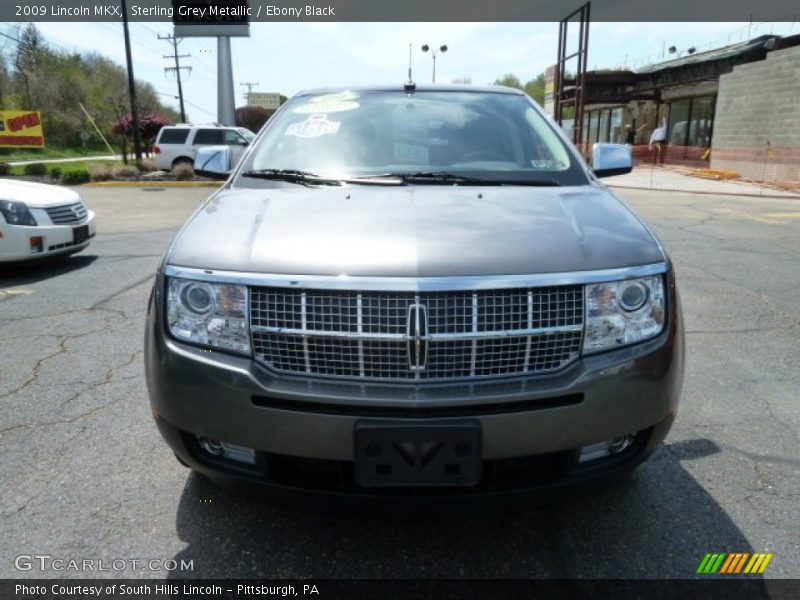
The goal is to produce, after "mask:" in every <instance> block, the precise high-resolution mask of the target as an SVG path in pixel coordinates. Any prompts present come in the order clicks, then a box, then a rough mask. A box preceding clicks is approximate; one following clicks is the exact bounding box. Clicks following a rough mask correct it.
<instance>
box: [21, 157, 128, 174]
mask: <svg viewBox="0 0 800 600" xmlns="http://www.w3.org/2000/svg"><path fill="white" fill-rule="evenodd" d="M121 164H123V163H122V161H121V160H89V161H86V162H84V161H75V162H54V163H47V164H46V165H45V166H46V167H47V171H48V172H49V171H50V169H52V168H53V167H60V168H61V170H62V171H68V170H71V169H87V170H88V169H89V165H103V166H106V167H116V166H117V165H121ZM8 174H9V175H24V174H25V166H24V165H17V166H14V167H11V168H10V169H9V171H8Z"/></svg>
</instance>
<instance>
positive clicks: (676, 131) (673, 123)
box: [667, 98, 692, 146]
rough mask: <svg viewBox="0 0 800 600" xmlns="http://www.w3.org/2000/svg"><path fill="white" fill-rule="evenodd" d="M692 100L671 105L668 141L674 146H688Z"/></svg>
mask: <svg viewBox="0 0 800 600" xmlns="http://www.w3.org/2000/svg"><path fill="white" fill-rule="evenodd" d="M691 102H692V101H691V98H686V99H685V100H676V101H675V102H673V103H671V104H670V105H669V129H668V130H667V140H669V143H670V145H672V146H686V145H687V138H688V133H689V108H690V106H691Z"/></svg>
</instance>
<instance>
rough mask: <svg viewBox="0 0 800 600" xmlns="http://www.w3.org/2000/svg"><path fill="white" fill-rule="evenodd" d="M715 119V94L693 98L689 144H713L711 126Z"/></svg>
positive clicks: (706, 145) (707, 145)
mask: <svg viewBox="0 0 800 600" xmlns="http://www.w3.org/2000/svg"><path fill="white" fill-rule="evenodd" d="M713 119H714V96H705V97H702V98H692V112H691V120H690V124H689V145H690V146H702V147H704V148H708V147H709V146H711V126H712V125H713Z"/></svg>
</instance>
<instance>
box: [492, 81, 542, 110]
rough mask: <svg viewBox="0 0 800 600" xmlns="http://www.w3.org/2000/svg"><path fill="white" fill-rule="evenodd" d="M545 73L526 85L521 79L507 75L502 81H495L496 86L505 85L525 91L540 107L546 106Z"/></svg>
mask: <svg viewBox="0 0 800 600" xmlns="http://www.w3.org/2000/svg"><path fill="white" fill-rule="evenodd" d="M545 81H546V79H545V75H544V73H539V74H538V75H537V76H536V77H534V78H533V79H531V80H530V81H529V82H527V83H526V84H525V85H523V84H522V82H521V81H520V80H519V77H517V76H516V75H514V74H513V73H506V74H505V75H503V76H502V77H501V78H500V79H495V81H494V85H504V86H506V87H512V88H516V89H518V90H522V91H524V92H525V93H526V94H528V96H530V97H531V98H533V99H534V100H535V101H536V102H537V103H538V104H539V106H544V84H545Z"/></svg>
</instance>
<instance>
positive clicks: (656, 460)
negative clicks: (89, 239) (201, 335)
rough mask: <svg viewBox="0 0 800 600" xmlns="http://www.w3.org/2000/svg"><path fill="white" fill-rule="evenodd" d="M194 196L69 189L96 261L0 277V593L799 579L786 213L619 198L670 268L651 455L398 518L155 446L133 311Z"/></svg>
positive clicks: (758, 201)
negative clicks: (673, 294)
mask: <svg viewBox="0 0 800 600" xmlns="http://www.w3.org/2000/svg"><path fill="white" fill-rule="evenodd" d="M609 181H610V182H612V183H613V179H612V180H609ZM209 192H210V190H208V189H196V188H195V189H191V188H189V189H174V188H173V189H166V190H160V191H148V192H144V191H142V190H139V189H135V188H132V189H114V190H108V189H103V188H81V189H80V193H81V194H82V195H83V196H84V198H85V199H86V201H87V203H88V204H89V205H90V206H91V207H92V209H94V210H95V211H96V212H97V214H98V217H97V220H98V226H99V234H98V236H97V238H96V239H95V240H94V241H93V243H92V245H91V246H90V247H89V248H88V249H87V250H86V251H84V252H83V253H81V254H79V255H77V256H75V257H73V258H71V259H69V260H68V261H64V262H62V263H54V264H48V265H39V266H28V267H25V268H22V269H14V270H11V271H5V272H0V455H2V457H3V458H2V461H0V482H2V484H1V485H0V520H1V521H2V532H3V535H2V536H1V537H0V577H41V576H48V577H56V576H71V577H77V576H89V575H92V573H80V572H77V573H76V572H54V571H45V572H40V571H38V569H34V570H33V571H27V572H19V571H17V570H15V568H14V564H13V560H14V557H15V556H17V555H19V554H34V553H38V554H49V555H51V556H53V557H62V558H76V559H83V558H95V559H99V558H102V559H104V560H107V561H111V560H113V559H115V558H125V559H130V558H140V559H149V558H160V559H170V558H176V559H178V560H180V559H186V560H193V561H194V563H193V564H194V570H193V571H191V572H181V573H174V575H176V576H182V577H184V576H199V577H212V576H219V577H237V576H238V577H250V576H263V577H324V576H336V577H464V576H469V577H681V578H682V577H691V576H692V575H693V574H694V571H695V569H696V567H697V564H698V563H699V562H700V560H701V559H702V557H703V556H704V554H705V553H706V552H715V551H716V552H741V551H744V552H754V551H756V552H773V553H775V556H774V558H773V560H772V562H771V563H770V566H769V568H768V569H767V572H766V573H765V577H769V578H775V577H782V578H786V577H794V578H797V577H799V576H800V569H799V568H798V557H800V511H798V508H797V507H798V498H800V445H799V444H798V441H799V438H798V431H799V430H800V409H799V407H798V392H800V343H798V342H799V341H800V260H798V258H800V249H799V248H800V246H798V240H800V218H798V217H800V202H798V201H796V200H787V199H773V198H750V197H731V196H714V195H708V194H702V195H701V194H689V193H674V192H653V191H642V190H632V189H619V190H617V192H618V193H619V195H620V196H622V197H624V198H625V199H626V200H627V201H628V202H629V203H630V204H631V205H632V206H633V207H634V208H635V209H636V210H637V212H638V213H639V214H640V215H642V216H643V217H645V219H646V220H647V221H648V222H649V224H650V225H651V226H652V227H653V229H654V230H655V231H656V233H657V234H658V235H659V236H660V238H661V240H662V242H663V243H664V245H665V246H666V247H667V249H668V251H669V252H670V253H671V255H672V258H673V259H674V261H675V263H676V267H677V276H678V285H679V288H680V290H681V294H682V298H683V306H684V314H685V319H686V330H687V361H686V368H687V370H686V382H685V386H684V393H683V400H682V405H681V411H680V413H679V415H678V419H677V421H676V423H675V426H674V428H673V430H672V432H671V433H670V436H669V437H668V439H667V443H666V444H665V446H664V447H663V448H662V449H660V450H659V451H658V452H657V453H656V454H655V455H654V456H653V457H652V459H651V460H650V461H649V462H648V463H646V464H645V465H643V466H642V467H641V468H640V469H638V470H637V472H636V473H635V475H634V476H633V477H632V479H631V480H630V481H629V482H627V483H625V484H623V485H621V486H614V487H611V488H609V489H605V490H600V491H598V492H595V493H593V494H590V495H586V496H585V497H581V498H574V499H571V500H569V501H565V502H559V503H557V504H555V505H551V506H545V507H537V508H535V509H533V508H532V509H530V510H525V509H521V508H514V509H506V508H505V507H503V506H502V505H499V506H498V507H497V509H496V510H493V511H488V512H485V513H467V514H457V513H454V514H451V515H448V516H442V515H435V516H434V515H427V514H426V515H420V514H417V515H413V516H412V517H411V518H409V517H407V516H405V517H399V516H386V515H348V514H339V513H337V514H326V512H325V511H324V510H318V511H311V512H310V511H308V510H302V511H301V510H297V509H292V508H282V507H277V506H273V505H270V504H267V503H265V502H263V501H259V500H255V499H252V498H250V497H248V496H242V495H239V494H235V493H231V492H227V491H225V490H220V489H217V488H216V487H214V486H213V485H211V484H209V483H208V482H206V481H205V480H204V479H202V478H199V477H196V476H194V475H191V474H190V473H189V472H188V471H187V470H186V469H184V468H183V467H181V466H180V465H179V464H178V463H177V461H176V460H175V459H174V457H173V456H172V454H171V452H170V451H169V450H168V449H167V446H166V445H165V444H164V443H163V442H162V441H161V439H160V438H159V435H158V432H157V431H156V428H155V426H154V424H153V422H152V419H151V416H150V411H149V407H148V401H147V391H146V387H145V382H144V372H143V365H142V335H143V327H144V316H145V305H146V302H147V297H148V294H149V291H150V286H151V281H152V274H153V272H154V270H155V267H156V265H157V263H158V260H159V257H160V256H161V254H162V253H163V252H164V251H165V249H166V247H167V245H168V244H169V241H170V240H171V238H172V236H173V235H174V233H175V232H176V231H177V228H178V227H179V226H180V224H181V223H182V222H183V221H184V220H185V219H186V218H187V217H188V216H189V215H190V214H191V212H192V211H193V210H194V209H195V208H196V207H197V205H198V203H199V202H200V201H201V200H202V199H203V198H204V197H205V196H207V195H208V193H209ZM9 291H10V292H11V293H8V292H9ZM111 574H114V573H111ZM123 574H125V575H128V576H132V577H138V576H155V577H161V576H164V575H165V573H163V572H137V571H126V572H124V573H123ZM97 575H101V576H102V575H108V573H105V574H104V573H97Z"/></svg>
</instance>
